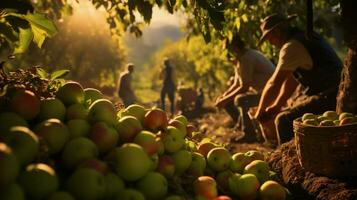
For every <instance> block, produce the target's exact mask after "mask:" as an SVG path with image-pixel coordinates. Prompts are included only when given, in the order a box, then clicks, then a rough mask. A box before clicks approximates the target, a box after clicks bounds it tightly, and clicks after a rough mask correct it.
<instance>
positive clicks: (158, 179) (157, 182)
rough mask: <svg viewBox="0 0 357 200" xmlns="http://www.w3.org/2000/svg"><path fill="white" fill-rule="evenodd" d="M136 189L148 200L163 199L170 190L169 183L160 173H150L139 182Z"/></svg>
mask: <svg viewBox="0 0 357 200" xmlns="http://www.w3.org/2000/svg"><path fill="white" fill-rule="evenodd" d="M136 188H137V189H138V190H139V191H140V192H142V193H143V194H144V196H145V197H146V198H147V199H163V198H164V197H165V196H166V193H167V190H168V183H167V180H166V178H165V177H164V176H163V175H161V174H160V173H158V172H149V173H148V174H146V175H145V176H144V177H143V178H141V179H140V180H139V181H138V182H137V184H136Z"/></svg>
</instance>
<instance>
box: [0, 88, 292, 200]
mask: <svg viewBox="0 0 357 200" xmlns="http://www.w3.org/2000/svg"><path fill="white" fill-rule="evenodd" d="M1 101H2V102H5V103H2V104H1V107H0V111H1V112H0V199H1V200H13V199H16V200H21V199H48V200H71V199H80V200H82V199H83V200H96V199H114V200H144V199H148V200H162V199H165V200H180V199H181V200H183V199H187V196H185V195H181V194H180V193H179V192H177V191H175V189H172V188H170V187H169V185H170V183H171V182H172V181H173V180H177V179H180V178H182V179H183V178H185V177H190V178H193V179H192V181H191V182H190V183H189V184H190V188H192V189H191V190H192V192H191V193H190V195H191V197H192V199H200V200H223V199H231V198H230V197H229V196H227V195H231V196H236V197H239V198H241V199H255V198H260V199H277V200H278V199H285V197H286V191H285V190H284V187H282V186H281V185H280V184H279V183H277V182H275V181H272V180H269V179H270V178H269V175H270V173H271V171H270V169H269V166H268V164H267V163H266V162H265V161H264V156H263V155H262V154H261V153H259V152H257V151H248V152H247V153H236V154H234V155H231V153H230V152H229V151H228V150H227V149H226V148H224V147H222V146H219V145H217V144H214V143H212V142H201V143H199V142H198V141H194V140H192V139H191V138H192V136H193V134H195V127H194V126H193V125H191V124H189V122H188V120H187V119H186V117H184V116H183V115H177V116H174V117H173V118H171V119H169V118H168V116H167V115H166V113H165V112H164V111H162V110H160V109H158V108H150V109H145V108H144V107H143V106H140V105H131V106H128V107H127V108H123V109H122V110H120V111H119V112H118V111H117V110H116V109H115V106H114V104H113V103H112V102H111V101H109V100H108V99H105V98H104V96H103V94H102V93H101V92H100V91H99V90H96V89H93V88H86V89H83V87H82V86H81V85H80V84H79V83H77V82H67V83H65V84H64V85H63V86H61V87H60V88H59V89H58V91H57V93H56V95H55V97H53V98H46V99H44V98H40V97H38V96H36V95H35V94H34V93H33V92H31V91H30V90H26V89H17V90H15V91H12V92H11V94H8V95H7V99H6V101H5V100H4V101H3V100H1ZM187 190H188V191H189V190H190V189H189V188H188V189H187ZM219 195H221V196H219ZM224 195H226V196H224ZM184 196H185V197H184Z"/></svg>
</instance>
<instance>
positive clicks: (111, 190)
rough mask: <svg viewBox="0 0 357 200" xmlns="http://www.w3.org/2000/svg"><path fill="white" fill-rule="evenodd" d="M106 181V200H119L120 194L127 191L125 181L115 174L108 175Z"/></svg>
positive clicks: (105, 177)
mask: <svg viewBox="0 0 357 200" xmlns="http://www.w3.org/2000/svg"><path fill="white" fill-rule="evenodd" d="M104 180H105V186H106V187H105V199H117V197H119V195H120V193H122V192H123V191H124V189H125V183H124V181H123V180H122V179H121V178H119V176H118V175H116V174H114V173H108V174H106V175H105V176H104Z"/></svg>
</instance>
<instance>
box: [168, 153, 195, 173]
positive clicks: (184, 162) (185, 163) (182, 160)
mask: <svg viewBox="0 0 357 200" xmlns="http://www.w3.org/2000/svg"><path fill="white" fill-rule="evenodd" d="M171 157H172V159H173V160H174V163H175V173H176V174H178V175H182V174H183V173H184V172H185V171H186V170H187V169H188V168H189V167H190V165H191V162H192V153H191V152H189V151H187V150H184V149H182V150H179V151H177V152H175V153H173V154H172V155H171Z"/></svg>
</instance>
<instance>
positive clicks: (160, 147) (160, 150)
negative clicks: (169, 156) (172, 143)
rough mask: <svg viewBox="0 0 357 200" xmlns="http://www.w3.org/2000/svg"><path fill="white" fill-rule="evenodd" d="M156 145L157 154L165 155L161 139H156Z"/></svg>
mask: <svg viewBox="0 0 357 200" xmlns="http://www.w3.org/2000/svg"><path fill="white" fill-rule="evenodd" d="M156 143H157V154H159V155H162V154H164V153H165V145H164V143H163V142H162V139H161V137H156Z"/></svg>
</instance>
